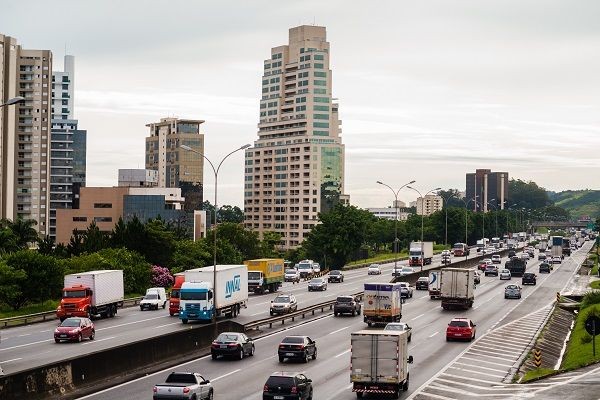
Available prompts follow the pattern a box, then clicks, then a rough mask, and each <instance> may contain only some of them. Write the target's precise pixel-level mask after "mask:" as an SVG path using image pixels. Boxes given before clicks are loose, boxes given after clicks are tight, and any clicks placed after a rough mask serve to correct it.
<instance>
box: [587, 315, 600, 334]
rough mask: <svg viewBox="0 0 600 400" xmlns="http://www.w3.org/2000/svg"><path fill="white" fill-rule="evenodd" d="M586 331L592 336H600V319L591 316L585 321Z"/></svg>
mask: <svg viewBox="0 0 600 400" xmlns="http://www.w3.org/2000/svg"><path fill="white" fill-rule="evenodd" d="M585 330H586V331H587V333H589V334H590V335H592V336H595V335H598V334H600V317H596V316H593V315H592V316H589V317H588V318H587V319H586V320H585Z"/></svg>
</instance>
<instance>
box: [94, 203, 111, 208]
mask: <svg viewBox="0 0 600 400" xmlns="http://www.w3.org/2000/svg"><path fill="white" fill-rule="evenodd" d="M94 208H112V203H94Z"/></svg>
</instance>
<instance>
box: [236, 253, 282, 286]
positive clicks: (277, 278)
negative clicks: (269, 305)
mask: <svg viewBox="0 0 600 400" xmlns="http://www.w3.org/2000/svg"><path fill="white" fill-rule="evenodd" d="M244 264H246V266H247V267H248V292H254V293H258V294H263V293H265V292H266V291H267V290H268V291H269V292H270V293H275V292H277V291H278V290H279V287H280V286H281V284H282V283H283V276H284V271H283V258H260V259H257V260H247V261H244Z"/></svg>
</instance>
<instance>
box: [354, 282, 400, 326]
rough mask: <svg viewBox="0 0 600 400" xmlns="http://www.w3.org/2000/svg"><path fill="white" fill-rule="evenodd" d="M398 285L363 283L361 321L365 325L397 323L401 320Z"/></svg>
mask: <svg viewBox="0 0 600 400" xmlns="http://www.w3.org/2000/svg"><path fill="white" fill-rule="evenodd" d="M401 286H402V285H400V283H365V289H364V295H363V319H364V321H365V322H366V323H367V325H369V326H372V325H373V324H375V325H377V324H383V325H385V324H387V323H388V322H399V321H400V319H401V318H402V297H401Z"/></svg>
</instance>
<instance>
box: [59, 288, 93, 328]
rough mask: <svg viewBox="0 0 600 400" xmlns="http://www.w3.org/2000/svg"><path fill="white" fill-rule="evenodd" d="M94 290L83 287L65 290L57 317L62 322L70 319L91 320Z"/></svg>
mask: <svg viewBox="0 0 600 400" xmlns="http://www.w3.org/2000/svg"><path fill="white" fill-rule="evenodd" d="M91 303H92V290H91V289H90V288H88V287H85V286H83V285H78V286H73V287H68V288H64V289H63V290H62V299H61V300H60V305H59V306H58V308H57V309H56V316H57V317H58V318H59V319H60V320H61V321H63V320H65V319H66V318H68V317H85V318H90V315H91V314H90V307H91Z"/></svg>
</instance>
